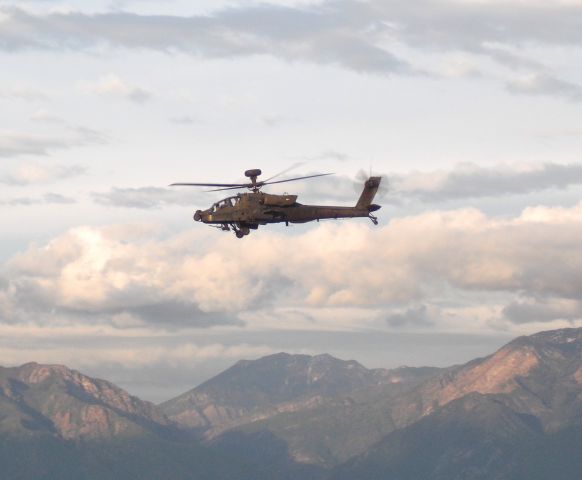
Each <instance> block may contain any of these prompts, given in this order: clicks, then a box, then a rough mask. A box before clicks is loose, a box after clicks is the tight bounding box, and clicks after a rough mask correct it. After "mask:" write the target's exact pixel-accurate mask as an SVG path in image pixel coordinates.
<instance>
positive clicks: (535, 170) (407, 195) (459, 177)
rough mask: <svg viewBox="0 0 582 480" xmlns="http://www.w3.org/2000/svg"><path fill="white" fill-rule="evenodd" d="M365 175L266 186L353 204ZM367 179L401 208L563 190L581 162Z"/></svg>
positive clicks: (574, 180)
mask: <svg viewBox="0 0 582 480" xmlns="http://www.w3.org/2000/svg"><path fill="white" fill-rule="evenodd" d="M368 175H369V173H368V172H364V171H360V172H358V173H357V174H356V175H354V176H353V177H349V176H345V175H333V176H329V177H323V178H320V179H315V180H314V181H306V182H300V183H297V184H292V185H293V187H287V186H284V187H283V186H280V187H277V188H273V187H269V188H272V189H273V191H282V189H291V191H292V192H293V193H299V194H300V201H303V202H305V203H317V202H321V203H325V202H342V203H346V204H354V203H355V202H356V200H357V198H358V195H359V194H360V192H361V190H362V185H363V182H364V181H365V179H366V178H367V177H368ZM373 175H380V176H382V184H381V191H380V190H379V193H378V196H377V199H378V200H379V202H378V203H382V204H391V205H403V204H406V203H407V202H411V201H415V202H417V201H420V202H427V203H434V202H446V201H454V200H463V199H470V198H490V197H499V196H505V195H528V194H531V193H536V192H542V191H546V190H550V189H555V190H565V189H567V188H569V187H571V186H575V185H580V184H582V163H581V164H578V163H572V164H557V163H546V164H542V165H538V166H535V167H531V166H528V167H527V168H525V169H519V168H516V167H511V166H497V167H480V166H477V165H474V164H461V165H458V166H456V167H455V168H454V169H453V170H451V171H444V170H443V171H432V172H431V171H429V172H410V173H407V174H404V175H396V174H381V173H378V172H373ZM283 185H285V184H283ZM380 200H381V201H380Z"/></svg>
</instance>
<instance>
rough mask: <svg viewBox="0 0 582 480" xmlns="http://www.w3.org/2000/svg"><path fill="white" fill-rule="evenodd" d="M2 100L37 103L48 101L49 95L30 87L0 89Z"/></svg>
mask: <svg viewBox="0 0 582 480" xmlns="http://www.w3.org/2000/svg"><path fill="white" fill-rule="evenodd" d="M0 98H4V99H18V100H26V101H29V102H35V101H39V100H46V99H47V95H46V93H44V92H43V91H41V90H38V89H36V88H33V87H28V86H12V87H0Z"/></svg>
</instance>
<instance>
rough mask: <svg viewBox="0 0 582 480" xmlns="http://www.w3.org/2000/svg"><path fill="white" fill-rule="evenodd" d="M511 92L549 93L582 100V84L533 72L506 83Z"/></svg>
mask: <svg viewBox="0 0 582 480" xmlns="http://www.w3.org/2000/svg"><path fill="white" fill-rule="evenodd" d="M507 89H508V90H509V91H510V92H512V93H517V94H522V95H549V96H555V97H559V98H563V99H564V100H569V101H574V102H580V101H582V85H578V84H575V83H571V82H567V81H564V80H560V79H559V78H555V77H552V76H550V75H543V74H533V75H529V76H528V77H525V78H522V79H518V80H514V81H512V82H510V83H508V84H507Z"/></svg>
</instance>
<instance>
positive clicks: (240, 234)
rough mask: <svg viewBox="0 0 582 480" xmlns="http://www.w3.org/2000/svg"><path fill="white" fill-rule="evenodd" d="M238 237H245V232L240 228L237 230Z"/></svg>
mask: <svg viewBox="0 0 582 480" xmlns="http://www.w3.org/2000/svg"><path fill="white" fill-rule="evenodd" d="M235 235H236V238H243V237H244V236H245V234H244V233H243V232H241V231H240V230H237V231H236V232H235Z"/></svg>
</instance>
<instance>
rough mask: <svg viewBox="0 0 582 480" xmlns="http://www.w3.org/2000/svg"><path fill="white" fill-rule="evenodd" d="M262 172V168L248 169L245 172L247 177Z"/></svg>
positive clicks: (256, 175) (255, 175)
mask: <svg viewBox="0 0 582 480" xmlns="http://www.w3.org/2000/svg"><path fill="white" fill-rule="evenodd" d="M261 173H263V172H261V169H260V168H253V169H252V170H247V171H246V172H245V177H249V178H252V177H258V176H259V175H260V174H261Z"/></svg>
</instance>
